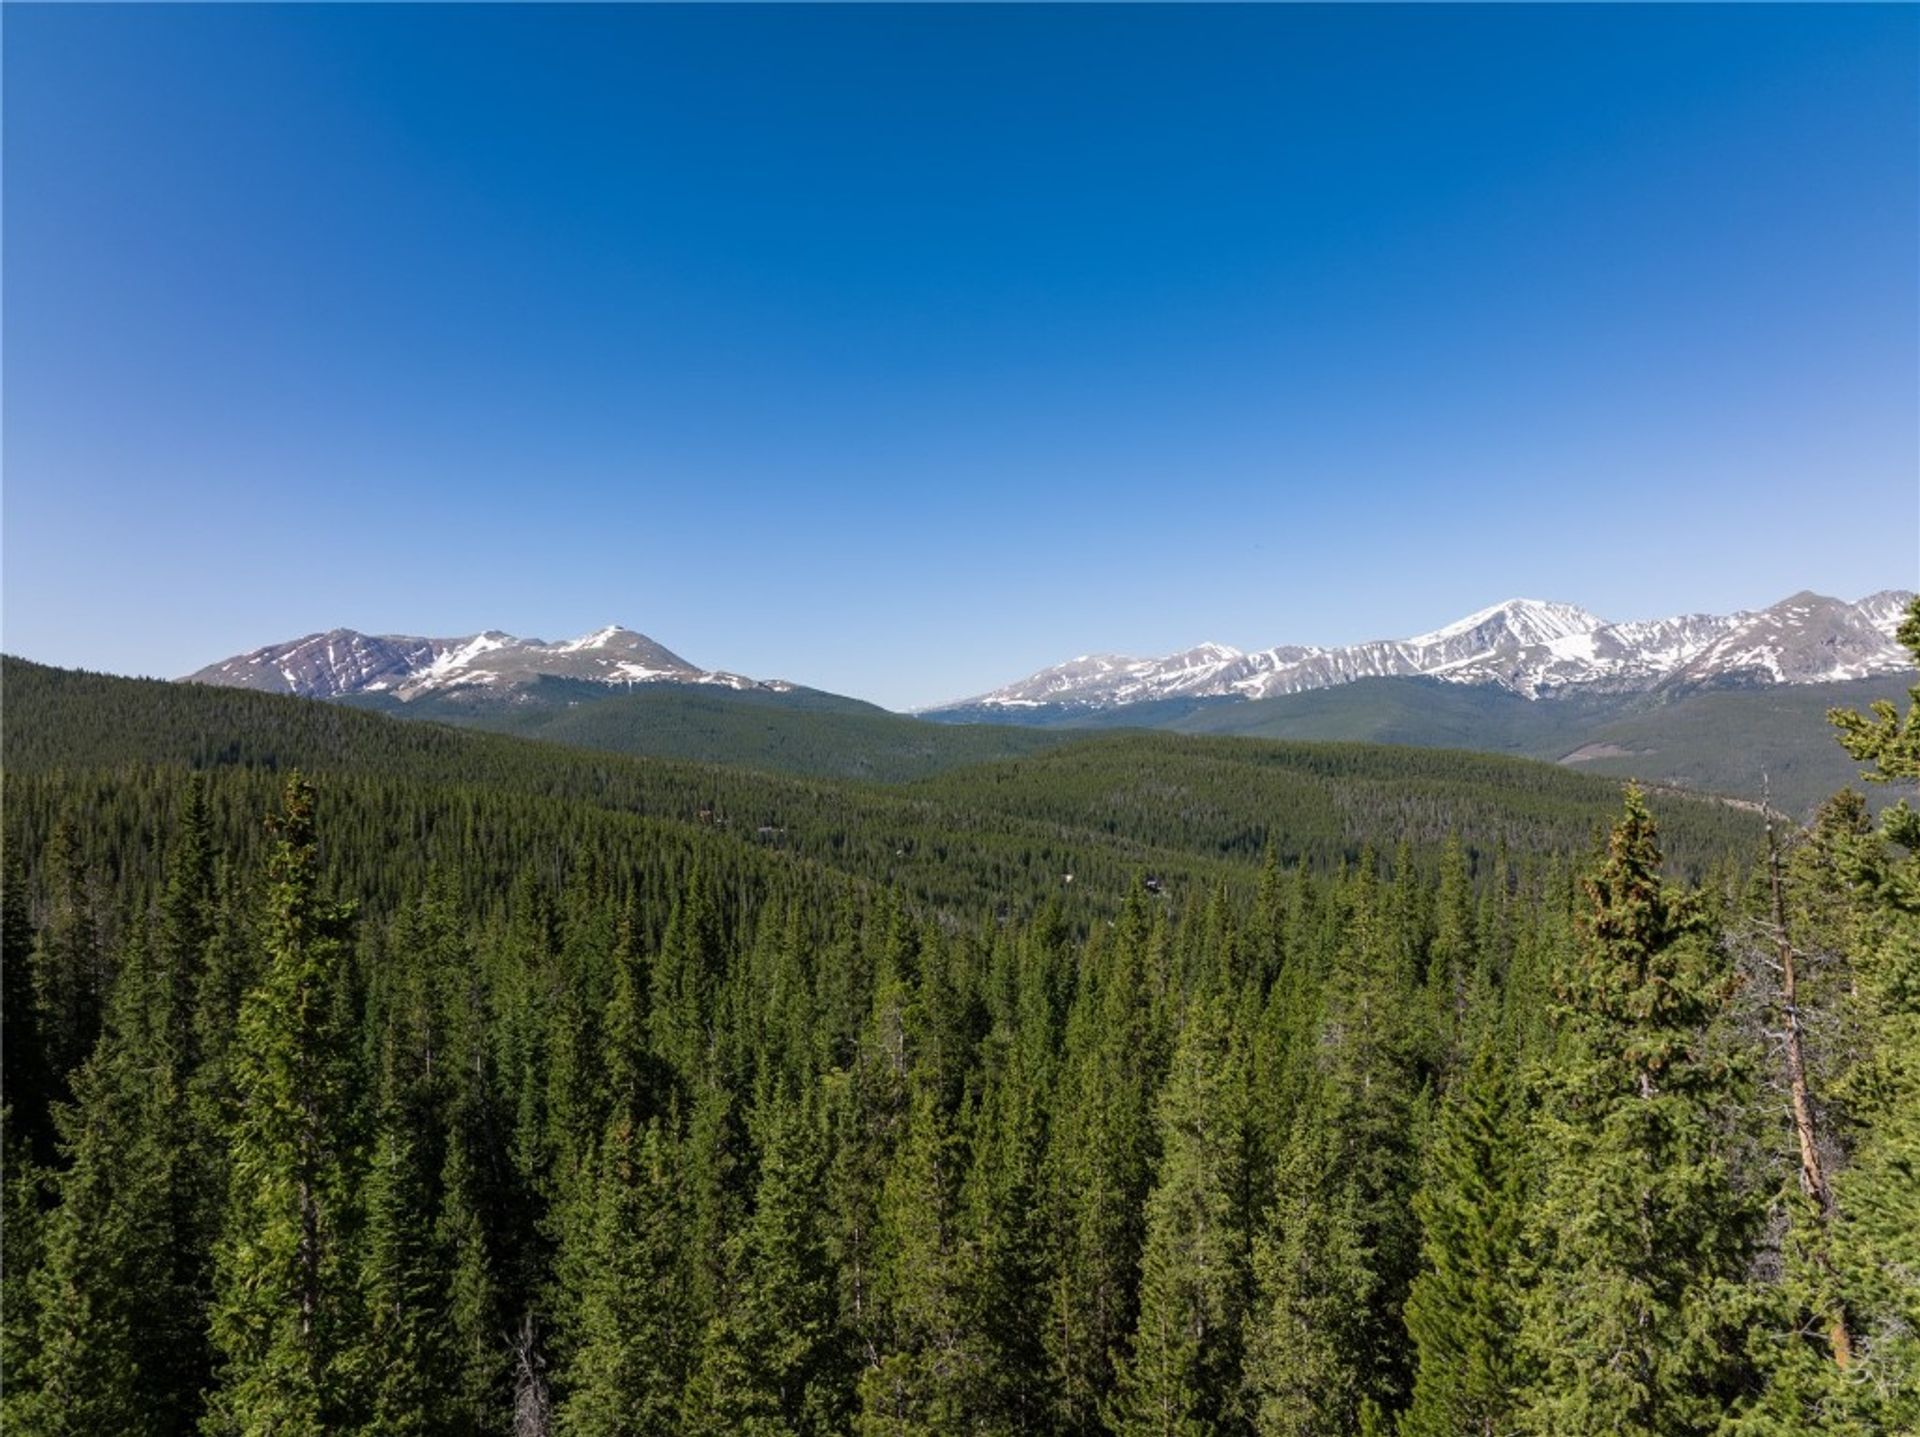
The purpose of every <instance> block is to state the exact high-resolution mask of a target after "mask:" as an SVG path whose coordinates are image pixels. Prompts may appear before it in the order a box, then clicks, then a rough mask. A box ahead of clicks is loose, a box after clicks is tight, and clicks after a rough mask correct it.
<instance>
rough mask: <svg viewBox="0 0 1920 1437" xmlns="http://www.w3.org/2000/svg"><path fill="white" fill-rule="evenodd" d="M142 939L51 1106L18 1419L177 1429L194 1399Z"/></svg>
mask: <svg viewBox="0 0 1920 1437" xmlns="http://www.w3.org/2000/svg"><path fill="white" fill-rule="evenodd" d="M144 947H145V943H144V940H138V941H136V942H135V944H134V945H133V948H134V952H133V953H131V954H129V961H127V962H126V963H124V964H123V965H122V969H123V971H122V976H121V979H120V983H119V985H118V986H117V988H116V990H115V995H114V997H115V1001H114V1007H113V1012H112V1013H111V1015H110V1017H109V1020H108V1026H107V1027H106V1029H105V1030H104V1032H103V1034H102V1037H101V1040H100V1043H99V1046H98V1048H97V1049H96V1051H95V1053H94V1056H93V1057H92V1058H91V1059H90V1060H89V1061H88V1062H87V1063H86V1064H85V1065H84V1066H83V1067H82V1068H81V1069H80V1071H79V1072H78V1073H76V1074H75V1075H74V1080H73V1092H74V1101H73V1104H72V1105H71V1106H70V1107H68V1108H65V1109H63V1110H62V1111H61V1113H60V1115H59V1118H60V1127H61V1136H62V1142H61V1146H62V1149H63V1150H64V1153H65V1155H66V1157H67V1166H66V1168H65V1169H64V1170H62V1171H61V1172H60V1173H59V1176H58V1178H57V1180H56V1187H57V1191H58V1193H59V1196H60V1206H59V1207H58V1208H57V1209H56V1210H55V1211H54V1213H53V1214H52V1216H51V1217H50V1218H49V1219H48V1221H47V1223H46V1227H45V1238H44V1241H45V1245H46V1246H45V1252H44V1255H43V1257H42V1261H41V1266H40V1267H39V1268H38V1269H37V1271H35V1272H34V1274H33V1281H32V1293H33V1299H34V1301H33V1306H34V1310H35V1312H36V1314H37V1318H38V1331H37V1334H36V1341H35V1344H34V1356H33V1360H32V1362H31V1363H30V1365H29V1366H28V1368H27V1371H26V1372H25V1373H24V1374H16V1376H15V1380H16V1381H18V1380H19V1377H20V1376H24V1377H25V1378H26V1381H25V1383H24V1384H22V1385H23V1386H25V1387H26V1388H27V1389H28V1391H27V1393H26V1394H25V1396H24V1399H23V1400H22V1401H21V1402H19V1403H18V1404H16V1405H14V1406H13V1407H12V1408H11V1410H10V1411H9V1414H8V1417H9V1421H8V1426H9V1428H10V1429H16V1430H19V1431H21V1432H26V1433H43V1434H53V1433H74V1434H79V1433H91V1432H126V1433H130V1434H142V1433H146V1434H161V1433H172V1432H178V1431H181V1430H184V1428H185V1426H186V1424H187V1421H188V1415H189V1413H190V1411H191V1406H190V1404H191V1402H192V1399H193V1397H194V1395H195V1393H194V1390H193V1389H192V1388H190V1387H188V1388H186V1389H185V1390H182V1384H183V1383H184V1382H185V1380H187V1378H188V1377H189V1376H190V1374H191V1365H192V1364H191V1352H192V1338H193V1327H192V1320H193V1317H194V1315H195V1313H196V1311H197V1308H196V1305H195V1303H194V1302H193V1300H192V1299H193V1294H191V1293H190V1292H183V1291H181V1290H180V1289H179V1288H178V1286H177V1285H176V1281H175V1258H176V1253H177V1251H178V1250H179V1249H180V1248H181V1247H183V1246H185V1245H186V1244H187V1240H188V1237H189V1234H186V1233H182V1232H178V1231H176V1230H175V1228H174V1225H173V1218H174V1215H175V1204H174V1202H173V1191H172V1185H173V1181H174V1178H175V1173H174V1170H173V1162H174V1160H175V1159H176V1158H177V1155H178V1153H179V1151H180V1131H179V1123H178V1113H179V1104H178V1101H177V1099H178V1090H177V1088H176V1087H175V1086H174V1085H173V1083H172V1082H171V1074H170V1071H169V1067H168V1065H167V1064H166V1063H165V1062H164V1061H162V1058H163V1048H162V1045H161V1042H160V1039H159V1035H158V1034H157V1033H156V1032H155V1030H154V1026H153V1024H152V1022H151V1019H152V1015H153V1012H154V1008H155V1004H154V997H155V991H154V990H155V988H156V987H157V984H156V983H155V981H154V979H155V975H154V973H153V971H152V964H151V961H150V959H149V958H148V957H147V956H146V955H145V954H144V953H143V952H142V951H141V950H143V949H144ZM183 1349H184V1351H183ZM183 1368H184V1369H186V1370H185V1371H183V1370H182V1369H183Z"/></svg>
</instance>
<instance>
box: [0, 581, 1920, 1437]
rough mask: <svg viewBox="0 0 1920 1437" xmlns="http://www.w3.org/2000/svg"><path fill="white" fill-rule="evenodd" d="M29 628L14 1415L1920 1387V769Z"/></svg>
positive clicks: (1454, 1423) (1532, 1417) (1861, 725)
mask: <svg viewBox="0 0 1920 1437" xmlns="http://www.w3.org/2000/svg"><path fill="white" fill-rule="evenodd" d="M1903 636H1904V638H1905V639H1906V641H1907V642H1908V643H1909V645H1910V647H1912V648H1913V649H1914V650H1915V652H1916V657H1917V658H1920V608H1916V611H1915V613H1914V615H1913V616H1912V617H1911V618H1910V619H1909V622H1908V627H1907V629H1906V630H1904V631H1903ZM4 680H5V700H6V703H5V736H4V737H5V745H4V760H5V770H6V772H5V795H4V797H5V809H4V837H5V868H4V876H5V883H4V894H3V895H0V896H3V897H4V905H3V913H0V918H3V920H4V934H3V941H4V947H5V965H4V975H5V992H4V1001H5V1009H4V1017H5V1031H4V1034H0V1040H3V1041H4V1062H5V1070H4V1085H5V1104H6V1106H5V1156H6V1172H5V1189H4V1200H5V1208H4V1215H5V1229H4V1240H5V1252H4V1258H5V1262H4V1272H5V1278H4V1290H3V1291H0V1343H3V1344H4V1346H3V1347H0V1373H4V1382H5V1392H4V1417H5V1420H6V1425H7V1429H8V1430H9V1431H10V1432H11V1431H18V1432H21V1433H108V1432H111V1433H156V1434H158V1433H186V1432H195V1431H198V1432H202V1433H206V1434H227V1433H232V1434H239V1433H264V1432H273V1433H321V1432H330V1433H331V1432H363V1433H368V1434H373V1433H392V1432H421V1433H427V1432H433V1433H441V1432H444V1433H462V1434H468V1433H471V1434H479V1433H498V1434H505V1433H515V1434H536V1433H574V1434H583V1437H584V1434H624V1433H657V1432H689V1433H714V1434H720V1433H736V1432H749V1433H759V1434H776V1433H781V1434H803V1433H807V1434H811V1433H838V1432H849V1431H857V1432H863V1433H876V1434H877V1433H900V1434H905V1433H948V1432H955V1433H957V1432H977V1433H988V1432H995V1433H1012V1432H1064V1433H1075V1434H1096V1433H1109V1432H1111V1433H1175V1432H1178V1433H1243V1434H1254V1433H1257V1434H1262V1437H1266V1434H1299V1437H1306V1434H1346V1433H1387V1432H1397V1433H1400V1434H1404V1437H1427V1434H1436V1437H1437V1434H1454V1433H1467V1432H1473V1433H1488V1434H1492V1433H1514V1434H1521V1433H1527V1434H1548V1433H1551V1434H1562V1433H1577V1434H1589V1433H1590V1434H1596V1437H1597V1434H1601V1433H1632V1434H1649V1437H1652V1434H1660V1437H1667V1434H1682V1433H1687V1434H1690V1433H1701V1434H1704V1433H1708V1432H1736V1433H1749V1434H1775V1433H1779V1434H1785V1433H1797V1432H1804V1431H1814V1430H1818V1431H1832V1432H1846V1433H1858V1434H1869V1433H1880V1432H1897V1431H1902V1430H1911V1429H1912V1427H1913V1426H1914V1424H1915V1423H1916V1422H1920V1337H1917V1336H1916V1334H1920V1237H1917V1236H1916V1235H1917V1234H1920V1198H1917V1197H1916V1187H1915V1182H1916V1171H1915V1164H1916V1162H1917V1161H1920V1127H1916V1124H1917V1123H1920V996H1917V995H1920V857H1917V856H1916V854H1920V817H1916V816H1915V815H1914V814H1913V813H1912V812H1911V811H1910V810H1908V809H1905V808H1903V807H1896V808H1894V809H1892V810H1890V811H1889V812H1888V814H1887V815H1886V816H1885V817H1884V818H1883V819H1881V820H1880V821H1879V822H1878V823H1877V824H1876V822H1875V821H1874V820H1873V819H1872V818H1871V816H1870V814H1869V811H1868V809H1867V808H1866V806H1865V805H1864V804H1863V803H1862V802H1861V801H1860V800H1859V799H1858V798H1857V797H1853V796H1842V797H1840V798H1837V799H1835V800H1833V801H1832V802H1831V803H1829V804H1828V805H1827V806H1826V807H1825V808H1824V809H1823V810H1822V811H1821V814H1820V816H1819V818H1818V821H1817V822H1816V823H1815V824H1814V825H1813V826H1812V827H1811V828H1809V829H1808V830H1807V831H1806V832H1804V833H1792V834H1784V833H1779V832H1776V833H1774V834H1773V835H1772V836H1771V837H1772V842H1771V843H1769V841H1768V835H1766V834H1764V833H1763V832H1762V829H1761V827H1760V820H1759V818H1758V817H1757V816H1756V815H1754V814H1752V813H1749V812H1745V811H1742V810H1737V809H1733V808H1729V807H1726V806H1722V805H1715V804H1707V803H1701V802H1698V801H1695V800H1684V799H1681V798H1678V797H1677V796H1674V795H1670V794H1666V793H1652V794H1641V793H1639V792H1638V791H1630V792H1629V793H1628V794H1627V795H1626V796H1625V798H1624V800H1623V799H1622V797H1621V794H1620V791H1619V790H1618V789H1617V788H1615V787H1613V786H1612V785H1611V784H1610V783H1609V782H1607V781H1605V780H1601V779H1597V778H1593V777H1590V776H1586V775H1582V774H1578V773H1571V772H1567V771H1565V770H1558V769H1554V768H1552V767H1548V766H1545V765H1539V764H1531V763H1525V762H1521V761H1516V760H1508V759H1498V758H1490V757H1485V756H1474V755H1466V754H1459V753H1448V752H1442V751H1433V750H1424V751H1422V750H1403V749H1392V748H1385V747H1371V746H1364V745H1315V744H1271V743H1262V742H1255V741H1249V740H1227V739H1209V738H1194V737H1183V736H1175V735H1145V736H1141V735H1112V736H1105V737H1098V738H1092V739H1087V740H1083V741H1077V742H1074V743H1072V744H1067V745H1062V746H1058V747H1053V748H1050V749H1048V750H1047V751H1046V752H1043V753H1035V754H1032V755H1028V756H1026V757H1022V758H1018V759H1000V760H996V761H995V762H992V763H988V764H985V765H978V766H973V767H969V768H964V769H955V770H952V771H948V772H945V773H941V774H939V775H937V776H933V777H928V778H923V779H920V780H919V781H917V782H913V783H908V784H902V785H897V786H892V787H888V786H883V785H878V784H871V783H856V782H833V781H827V780H824V779H817V778H815V779H806V778H797V777H790V776H789V777H782V776H779V775H774V774H767V773H753V772H746V771H742V770H730V769H726V768H720V767H715V766H709V765H699V764H691V763H682V762H667V761H660V760H640V759H632V758H623V757H618V756H614V755H607V754H598V753H589V752H583V751H575V750H570V749H566V748H561V747H558V746H554V745H547V744H541V743H537V742H533V741H529V740H525V739H516V738H511V737H504V736H497V735H486V734H476V733H470V732H464V731H456V730H452V729H447V728H442V727H438V726H435V725H430V724H418V723H408V724H402V723H399V722H396V721H393V720H390V719H387V718H384V717H382V716H380V715H376V714H367V713H359V712H354V711H352V710H350V709H346V708H342V707H338V706H328V705H323V704H317V703H311V702H306V701H300V700H293V699H286V698H279V697H275V696H270V695H260V694H253V693H246V692H238V691H221V690H211V689H201V688H194V687H186V686H174V685H164V684H152V683H142V682H135V681H127V680H113V679H106V678H101V677H98V676H91V675H78V674H71V673H63V672H60V671H55V670H48V669H43V668H39V667H37V666H33V665H26V664H20V663H17V662H11V661H10V662H9V663H8V664H7V666H6V669H5V673H4ZM1915 701H1916V702H1920V691H1917V692H1916V695H1915ZM1915 722H1916V720H1915V718H1914V717H1913V716H1912V713H1911V711H1909V713H1908V714H1906V715H1901V714H1899V713H1896V712H1895V711H1894V710H1893V709H1892V708H1890V707H1889V708H1887V709H1885V710H1882V711H1880V712H1879V713H1877V714H1873V715H1869V716H1867V717H1864V718H1858V719H1855V720H1853V721H1851V722H1849V723H1847V724H1846V725H1844V726H1843V732H1842V737H1843V739H1844V740H1845V743H1846V745H1847V748H1848V750H1849V751H1850V753H1851V754H1852V756H1853V758H1854V759H1855V761H1856V762H1858V763H1859V764H1861V765H1863V766H1865V767H1867V768H1869V769H1871V770H1873V771H1874V772H1875V774H1876V775H1878V776H1880V777H1884V778H1887V779H1890V780H1892V781H1894V782H1895V783H1896V784H1899V785H1903V786H1905V787H1906V789H1907V790H1908V791H1911V788H1912V786H1913V785H1914V783H1915V782H1916V781H1920V747H1917V745H1920V730H1917V729H1916V727H1915ZM296 769H297V770H298V772H296V771H295V770H296ZM1603 840H1604V842H1603ZM1663 850H1664V853H1663ZM1068 875H1071V879H1070V880H1069V877H1068Z"/></svg>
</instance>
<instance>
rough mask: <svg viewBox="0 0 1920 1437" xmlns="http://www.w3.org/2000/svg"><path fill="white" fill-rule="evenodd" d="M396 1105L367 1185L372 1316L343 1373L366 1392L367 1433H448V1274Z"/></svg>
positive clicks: (415, 1151) (363, 1277)
mask: <svg viewBox="0 0 1920 1437" xmlns="http://www.w3.org/2000/svg"><path fill="white" fill-rule="evenodd" d="M423 1169H424V1164H423V1162H422V1155H421V1153H420V1149H419V1144H418V1142H417V1140H416V1139H415V1137H414V1135H413V1133H412V1132H410V1131H409V1126H408V1123H407V1119H406V1115H405V1114H404V1113H403V1112H402V1111H401V1110H400V1109H399V1106H398V1104H397V1103H396V1104H389V1106H388V1110H387V1112H386V1114H385V1115H384V1118H383V1120H382V1122H381V1124H380V1129H379V1133H378V1135H377V1137H376V1140H375V1143H374V1153H373V1161H372V1164H371V1167H370V1170H369V1172H368V1174H367V1179H366V1183H365V1187H364V1203H365V1207H366V1213H365V1232H364V1237H363V1240H362V1247H363V1252H362V1256H361V1261H360V1291H361V1295H362V1301H363V1302H364V1304H365V1317H364V1319H363V1321H362V1324H361V1326H360V1329H359V1334H358V1336H359V1341H358V1342H357V1343H356V1346H355V1350H354V1351H353V1352H352V1353H350V1354H347V1355H344V1356H343V1358H342V1361H341V1363H340V1368H341V1371H342V1376H343V1379H345V1380H351V1381H353V1382H355V1383H357V1384H358V1385H359V1386H361V1387H362V1389H363V1390H364V1391H365V1393H366V1398H365V1406H366V1412H367V1417H366V1426H365V1431H366V1432H367V1434H368V1437H374V1434H385V1433H395V1434H406V1433H427V1432H440V1431H444V1430H445V1429H446V1426H447V1414H446V1410H445V1409H446V1402H447V1397H448V1395H449V1393H450V1390H451V1389H452V1387H453V1377H454V1373H453V1370H452V1363H451V1361H450V1357H449V1353H448V1331H447V1319H446V1311H445V1305H446V1298H447V1288H448V1279H449V1276H450V1274H449V1273H448V1271H447V1265H446V1264H445V1263H444V1262H443V1261H442V1254H441V1250H440V1247H439V1245H438V1243H437V1242H436V1241H435V1240H434V1232H433V1221H432V1213H431V1210H430V1194H429V1182H428V1176H427V1173H426V1172H425V1171H424V1170H423Z"/></svg>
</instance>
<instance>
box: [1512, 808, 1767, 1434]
mask: <svg viewBox="0 0 1920 1437" xmlns="http://www.w3.org/2000/svg"><path fill="white" fill-rule="evenodd" d="M1659 868H1660V852H1659V848H1658V846H1657V842H1656V834H1655V828H1654V822H1653V817H1652V815H1651V814H1650V813H1649V812H1648V810H1647V807H1646V803H1645V801H1644V799H1643V798H1642V797H1641V795H1640V793H1639V791H1638V790H1637V789H1631V788H1630V789H1629V790H1628V791H1627V797H1626V809H1625V813H1624V815H1623V816H1622V818H1621V819H1620V821H1619V822H1618V823H1617V824H1616V825H1615V826H1614V829H1613V833H1612V836H1611V837H1610V839H1609V841H1608V845H1607V854H1606V859H1605V862H1604V863H1603V865H1602V866H1601V868H1600V869H1599V871H1598V872H1597V873H1595V874H1594V875H1593V876H1592V877H1590V878H1589V879H1588V880H1587V883H1586V889H1587V895H1588V901H1589V905H1590V907H1589V911H1588V914H1587V918H1586V923H1585V926H1584V929H1583V933H1582V941H1581V945H1580V951H1579V954H1578V957H1577V961H1576V962H1575V963H1574V964H1573V965H1572V967H1571V969H1570V971H1568V972H1566V973H1565V974H1563V976H1562V981H1561V1000H1562V1004H1563V1009H1562V1016H1561V1019H1560V1022H1561V1029H1562V1031H1561V1035H1560V1036H1561V1043H1560V1049H1559V1052H1558V1054H1557V1055H1556V1060H1555V1064H1554V1069H1553V1071H1552V1072H1551V1073H1550V1074H1549V1075H1548V1077H1547V1080H1546V1084H1545V1091H1544V1094H1543V1108H1544V1111H1543V1122H1542V1124H1541V1128H1540V1132H1539V1141H1540V1142H1541V1144H1542V1149H1543V1159H1544V1164H1545V1169H1546V1180H1545V1186H1544V1189H1543V1191H1542V1193H1541V1195H1540V1200H1539V1202H1538V1203H1537V1205H1536V1207H1535V1209H1534V1211H1533V1212H1532V1214H1531V1218H1530V1222H1529V1228H1530V1236H1531V1241H1532V1242H1534V1243H1535V1244H1536V1245H1537V1246H1538V1248H1539V1250H1540V1252H1541V1255H1542V1258H1541V1270H1540V1275H1539V1281H1538V1285H1537V1287H1536V1288H1535V1290H1534V1292H1533V1294H1532V1298H1531V1301H1530V1303H1529V1306H1528V1318H1527V1323H1526V1338H1527V1355H1528V1357H1529V1359H1530V1361H1531V1364H1532V1366H1533V1369H1534V1371H1533V1374H1532V1376H1531V1379H1530V1381H1529V1383H1528V1387H1527V1391H1526V1394H1525V1398H1526V1402H1525V1413H1526V1415H1525V1419H1524V1420H1525V1422H1526V1423H1528V1424H1530V1426H1531V1428H1532V1429H1535V1430H1543V1431H1552V1432H1555V1433H1565V1434H1568V1437H1577V1434H1594V1437H1598V1434H1601V1433H1618V1434H1623V1437H1656V1434H1657V1437H1678V1434H1683V1433H1704V1432H1708V1431H1711V1430H1713V1429H1714V1428H1715V1427H1716V1426H1717V1424H1718V1423H1719V1422H1720V1421H1721V1420H1722V1418H1723V1417H1724V1415H1725V1414H1726V1413H1727V1412H1728V1411H1729V1410H1731V1409H1732V1407H1733V1406H1734V1404H1735V1403H1736V1400H1737V1399H1738V1397H1739V1396H1740V1394H1741V1392H1742V1391H1743V1389H1744V1387H1745V1384H1746V1380H1747V1377H1746V1374H1745V1372H1744V1371H1743V1370H1742V1366H1741V1364H1740V1362H1739V1361H1738V1358H1737V1353H1738V1348H1739V1344H1738V1342H1737V1338H1736V1332H1735V1330H1734V1325H1735V1318H1736V1313H1735V1310H1734V1308H1733V1307H1732V1305H1731V1303H1730V1299H1731V1297H1732V1296H1733V1292H1734V1284H1735V1283H1736V1281H1737V1278H1738V1275H1739V1274H1740V1272H1741V1270H1742V1268H1743V1265H1744V1262H1745V1260H1746V1255H1747V1252H1748V1249H1749V1242H1750V1236H1751V1232H1750V1229H1751V1216H1752V1205H1751V1203H1750V1202H1749V1201H1748V1200H1747V1199H1746V1198H1745V1197H1744V1196H1743V1195H1742V1194H1741V1193H1740V1192H1739V1191H1738V1190H1736V1188H1735V1185H1734V1179H1733V1176H1732V1174H1731V1173H1730V1171H1729V1160H1728V1154H1727V1150H1726V1149H1727V1141H1728V1140H1727V1136H1726V1134H1725V1133H1724V1131H1723V1129H1722V1119H1723V1117H1724V1116H1725V1115H1726V1114H1727V1113H1728V1112H1730V1111H1734V1110H1735V1109H1736V1107H1737V1102H1738V1097H1739V1094H1738V1088H1737V1082H1736V1080H1737V1076H1738V1075H1737V1071H1736V1070H1734V1069H1732V1067H1731V1065H1730V1063H1729V1061H1728V1059H1727V1058H1726V1057H1725V1056H1724V1055H1723V1054H1722V1053H1721V1052H1719V1051H1717V1050H1716V1047H1715V1046H1714V1044H1713V1043H1712V1042H1711V1041H1710V1039H1711V1036H1712V1035H1711V1034H1710V1031H1709V1028H1710V1025H1711V1024H1713V1022H1714V1021H1715V1019H1716V1018H1717V1017H1718V1016H1719V1015H1720V1013H1721V1011H1722V1010H1723V1008H1724V1005H1725V1001H1726V996H1727V994H1728V992H1729V987H1730V985H1729V982H1728V975H1727V972H1726V963H1725V960H1724V958H1723V957H1722V955H1721V954H1720V952H1719V951H1718V949H1717V947H1716V945H1715V944H1714V942H1713V941H1712V935H1711V934H1710V933H1709V932H1708V931H1706V929H1705V926H1704V924H1703V922H1702V921H1701V919H1700V917H1699V914H1698V909H1697V907H1696V905H1695V904H1694V903H1693V902H1691V901H1690V900H1689V899H1687V898H1686V897H1684V896H1680V895H1676V894H1674V893H1672V892H1670V891H1669V890H1668V889H1667V887H1666V886H1665V885H1664V884H1663V883H1662V881H1661V879H1660V873H1659Z"/></svg>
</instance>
